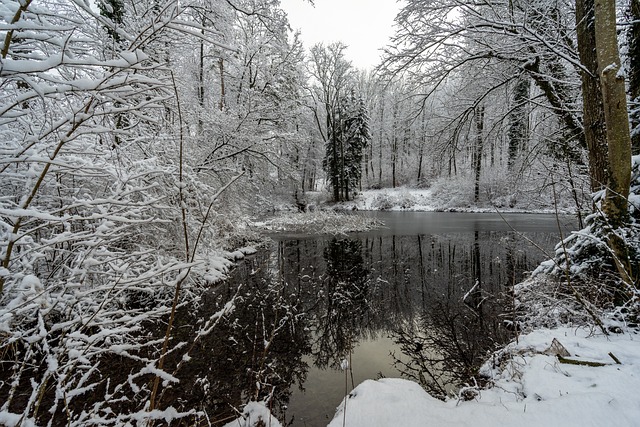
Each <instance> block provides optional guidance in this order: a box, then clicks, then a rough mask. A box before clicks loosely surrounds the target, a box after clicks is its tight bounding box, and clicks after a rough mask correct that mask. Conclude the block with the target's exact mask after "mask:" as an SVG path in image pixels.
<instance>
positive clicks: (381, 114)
mask: <svg viewBox="0 0 640 427" xmlns="http://www.w3.org/2000/svg"><path fill="white" fill-rule="evenodd" d="M300 1H306V0H300ZM315 1H316V2H321V1H322V0H315ZM401 5H402V6H401V10H400V13H399V14H398V16H397V17H396V18H395V35H394V36H393V37H392V38H391V40H389V44H388V45H387V46H385V47H384V49H383V52H382V60H381V63H380V64H379V65H378V66H377V67H376V68H375V69H372V70H361V69H358V68H356V67H355V66H353V65H352V63H351V61H350V60H349V58H348V57H347V54H346V49H347V46H346V45H344V44H343V43H341V42H335V43H328V44H317V45H314V46H304V45H303V44H302V42H301V40H300V34H299V33H298V32H296V31H294V30H292V28H291V25H290V23H289V21H288V18H287V14H286V13H285V11H284V10H283V9H282V8H281V6H280V1H279V0H213V1H212V0H193V1H192V0H181V1H178V0H135V1H133V0H2V1H1V2H0V43H1V51H0V78H1V81H0V188H1V193H0V425H8V426H39V425H67V426H88V425H98V426H103V425H116V426H120V425H169V424H170V425H223V423H222V422H221V421H220V422H216V421H215V420H210V419H208V416H207V414H206V412H205V411H203V410H201V408H198V407H190V406H189V405H187V404H184V405H181V404H180V403H179V399H176V398H174V394H175V393H174V391H172V390H173V387H174V386H175V387H177V383H178V373H179V372H180V371H181V370H184V369H189V368H188V366H189V364H190V363H191V364H193V363H194V361H195V360H196V359H197V358H196V357H195V356H194V354H195V353H197V352H198V347H199V345H200V343H201V342H202V341H204V340H206V339H207V337H208V336H210V335H212V334H214V333H218V332H217V330H219V329H221V328H223V325H226V324H227V323H228V322H230V321H229V319H230V318H231V317H230V316H232V313H233V312H234V310H235V309H236V306H237V305H238V304H240V302H241V301H242V299H243V298H246V296H245V295H244V293H243V292H244V291H242V290H241V289H240V288H238V289H237V290H229V291H228V292H227V294H226V295H225V296H224V300H219V301H217V302H216V304H217V305H216V306H215V308H216V309H215V310H213V311H212V312H210V313H209V314H208V317H207V318H201V319H199V320H198V321H197V324H196V325H195V327H196V330H195V333H194V334H193V336H191V337H189V338H185V339H183V338H180V337H179V334H178V335H176V330H177V329H178V328H179V327H180V326H181V325H182V324H183V323H184V322H186V320H184V318H185V317H184V314H185V312H189V311H190V310H191V308H193V307H201V306H203V305H206V303H207V299H206V297H205V296H206V292H207V290H208V289H210V288H211V287H212V286H214V285H216V284H218V283H219V282H220V281H221V280H223V279H224V278H226V277H227V275H228V274H229V272H230V270H231V269H233V266H234V263H235V262H236V261H238V260H240V259H242V258H244V257H245V256H249V255H251V254H253V253H255V252H256V249H255V248H256V247H258V248H259V247H260V245H261V244H264V240H263V239H264V238H263V237H262V236H261V235H260V233H259V232H258V231H256V227H253V226H251V224H252V223H253V221H254V220H256V218H258V219H260V220H263V219H265V218H270V217H273V216H283V217H287V216H294V215H311V214H312V212H310V211H315V210H329V211H331V212H333V210H334V209H337V210H341V209H342V210H344V209H346V208H345V206H350V205H345V203H348V202H352V201H354V200H357V199H358V197H360V196H361V195H362V194H363V193H365V192H367V191H372V190H380V189H396V188H397V189H415V190H420V189H430V190H431V191H432V192H433V193H434V194H436V195H437V196H438V197H439V198H440V200H442V201H443V202H442V204H441V207H442V208H443V209H445V210H446V209H451V210H455V209H468V210H474V209H478V208H488V209H495V210H499V211H501V210H509V209H515V210H518V209H521V210H525V211H526V210H536V209H548V210H551V211H553V210H554V209H555V211H556V212H558V209H560V210H561V211H562V212H565V213H567V212H569V213H571V214H575V215H576V217H577V218H578V222H579V225H580V228H581V229H583V231H582V232H581V233H580V234H579V235H573V236H572V237H571V238H567V239H566V240H564V241H563V243H562V244H561V245H559V246H558V248H557V249H556V255H555V258H554V259H553V260H552V262H548V263H546V264H543V266H542V267H541V268H542V269H543V270H545V272H546V273H547V274H549V275H550V277H554V279H553V280H557V281H561V282H563V283H564V285H562V289H563V291H564V292H565V293H566V294H567V295H568V296H569V297H568V298H570V299H571V301H572V302H571V304H572V307H574V309H575V310H576V311H580V312H581V313H582V314H581V316H582V317H583V318H585V319H586V321H587V322H589V323H591V324H593V325H595V326H594V327H596V328H600V329H602V330H603V332H606V325H605V323H606V322H604V321H603V320H602V319H603V318H604V317H605V314H604V313H614V315H615V316H618V318H620V316H622V317H624V319H626V320H628V322H629V323H634V322H636V321H637V316H638V311H639V305H638V296H639V293H638V286H639V285H638V283H639V282H638V276H639V275H640V237H639V236H640V230H639V228H638V223H637V221H638V219H639V218H640V213H639V212H640V210H639V206H640V157H638V155H640V2H639V1H638V0H623V1H620V2H618V3H615V2H614V1H612V0H606V1H602V2H597V1H596V0H575V2H574V1H573V0H570V1H565V0H556V1H550V0H533V1H523V0H509V1H508V2H505V1H480V2H477V1H471V0H428V1H421V0H405V1H403V2H402V3H401ZM336 12H337V13H338V12H339V11H336ZM407 191H408V190H407ZM376 207H377V209H385V201H384V200H378V201H377V206H376ZM386 208H388V206H387V207H386ZM327 215H328V214H327ZM330 220H332V221H333V220H335V219H334V218H333V217H331V218H330ZM355 227H356V228H357V225H356V226H355ZM550 280H551V279H550ZM265 298H266V297H265ZM267 299H268V298H267ZM283 310H284V312H285V313H286V315H285V316H284V319H279V318H278V317H277V316H276V319H271V320H269V321H272V322H273V323H272V324H270V325H263V326H264V327H265V331H264V336H265V337H264V343H265V345H264V347H265V348H264V352H265V353H266V352H267V349H268V347H269V342H270V341H269V340H270V338H269V336H268V331H267V329H269V328H271V330H272V331H273V333H274V334H275V331H276V330H279V328H280V327H284V326H283V325H284V322H285V321H293V320H292V319H294V317H295V316H294V315H293V314H292V313H293V311H291V310H290V309H289V308H283ZM181 316H182V319H181ZM525 317H526V314H525ZM263 321H264V322H266V321H265V320H264V318H263ZM278 322H281V323H278ZM267 326H269V328H267ZM225 327H226V326H225ZM287 327H288V326H287ZM229 334H230V335H231V333H229ZM271 338H273V336H271ZM265 369H266V368H265ZM125 371H126V372H125ZM255 382H256V383H258V384H259V383H260V378H259V375H258V376H257V377H256V378H255ZM210 386H211V387H212V388H213V387H215V384H213V383H212V384H211V385H210ZM258 388H259V387H258ZM258 395H259V396H260V397H261V398H264V397H265V396H264V395H263V394H261V393H260V392H258V390H256V394H255V396H242V397H243V398H246V400H247V401H250V400H256V398H257V397H258ZM176 402H178V403H176ZM244 403H247V402H244ZM337 403H338V402H336V405H337ZM236 409H240V408H236ZM227 421H228V420H227Z"/></svg>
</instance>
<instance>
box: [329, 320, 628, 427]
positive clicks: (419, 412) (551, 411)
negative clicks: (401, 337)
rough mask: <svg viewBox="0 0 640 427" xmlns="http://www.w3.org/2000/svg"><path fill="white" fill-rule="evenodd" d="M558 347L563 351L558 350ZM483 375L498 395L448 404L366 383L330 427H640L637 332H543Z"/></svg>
mask: <svg viewBox="0 0 640 427" xmlns="http://www.w3.org/2000/svg"><path fill="white" fill-rule="evenodd" d="M554 339H555V340H556V342H558V343H560V344H561V347H560V346H557V345H554V346H552V343H554ZM562 348H564V349H565V350H567V351H568V353H569V354H570V355H568V356H565V358H564V359H562V361H561V359H559V358H558V356H557V353H558V351H559V350H560V351H561V350H562ZM614 358H615V359H617V361H619V362H620V363H619V364H618V363H617V361H616V360H614ZM567 360H578V361H586V362H596V363H598V364H603V365H604V366H588V365H582V364H581V365H575V364H570V363H566V362H567ZM482 370H483V371H484V373H485V374H488V375H491V377H492V378H493V387H491V388H489V389H482V390H477V389H475V388H472V389H468V390H466V391H464V390H463V392H461V394H460V396H461V397H460V398H458V399H450V400H448V401H446V402H442V401H440V400H437V399H435V398H433V397H431V396H430V395H429V394H427V393H426V392H425V391H424V390H423V389H422V388H421V387H420V386H419V385H418V384H416V383H414V382H411V381H407V380H403V379H398V378H383V379H380V380H377V381H374V380H367V381H364V382H363V383H361V384H360V385H358V386H357V387H356V388H355V389H354V390H353V391H352V392H351V393H350V394H349V396H348V397H347V398H346V399H345V400H344V401H343V402H342V404H341V405H340V407H339V408H338V411H337V413H336V415H335V417H334V419H333V421H331V423H330V424H329V426H330V427H341V426H346V427H376V426H380V427H382V426H384V427H388V426H403V427H411V426H416V427H418V426H420V427H428V426H448V427H461V426H473V427H483V426H487V427H492V426H498V425H504V426H516V425H517V426H518V427H528V426H531V427H534V426H536V427H538V426H563V427H571V426H576V427H578V426H617V427H627V426H628V427H633V426H638V425H640V399H638V394H637V392H638V388H639V387H640V335H638V334H636V332H627V333H623V334H612V335H609V336H604V335H602V334H601V333H596V332H595V331H593V330H590V329H586V328H575V329H574V328H559V329H553V330H549V329H543V330H537V331H535V332H532V333H530V334H528V335H526V336H522V337H520V340H519V343H518V344H516V343H512V344H510V345H509V346H507V347H506V348H505V349H504V350H503V351H502V352H501V353H499V354H498V355H496V357H495V359H494V360H490V361H489V362H487V363H486V364H485V366H483V368H482ZM463 394H464V395H466V396H468V398H470V400H464V399H463V398H462V395H463Z"/></svg>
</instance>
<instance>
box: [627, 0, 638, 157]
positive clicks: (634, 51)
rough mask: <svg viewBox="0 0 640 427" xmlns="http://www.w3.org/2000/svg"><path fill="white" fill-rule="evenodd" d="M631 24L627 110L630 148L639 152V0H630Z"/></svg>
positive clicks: (628, 37)
mask: <svg viewBox="0 0 640 427" xmlns="http://www.w3.org/2000/svg"><path fill="white" fill-rule="evenodd" d="M628 15H629V20H630V21H631V25H630V26H629V29H628V32H627V40H628V42H629V51H628V56H629V73H628V74H629V98H630V99H631V102H630V104H629V110H630V112H631V114H630V116H631V150H632V153H633V154H634V155H637V154H640V0H630V1H629V10H628Z"/></svg>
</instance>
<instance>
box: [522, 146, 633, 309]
mask: <svg viewBox="0 0 640 427" xmlns="http://www.w3.org/2000/svg"><path fill="white" fill-rule="evenodd" d="M601 197H602V194H598V195H596V204H597V206H599V204H600V202H601ZM638 201H640V156H635V157H634V158H633V167H632V177H631V191H630V195H629V223H628V224H627V225H626V226H624V227H620V228H617V229H612V228H611V227H610V225H609V224H608V222H607V219H606V216H605V215H604V214H603V213H602V212H600V211H597V212H596V213H594V214H592V215H590V216H588V217H587V218H586V226H585V228H584V229H582V230H580V231H577V232H574V233H572V234H571V235H570V236H568V237H567V238H565V239H564V241H562V242H561V243H559V244H558V245H557V246H556V250H555V257H554V258H553V259H552V260H549V261H546V262H544V263H543V264H542V265H541V266H540V267H539V268H538V269H537V270H536V271H535V272H534V276H535V275H540V274H546V275H549V276H550V277H554V278H555V279H556V280H557V281H558V283H557V286H556V288H557V289H556V291H558V290H559V291H561V292H562V293H564V294H565V295H568V296H570V297H571V298H573V299H574V302H575V303H574V305H575V304H577V305H578V306H580V307H575V309H576V312H578V310H580V309H583V310H584V309H585V308H586V309H588V308H589V307H591V308H592V310H598V309H601V308H613V307H619V308H618V309H619V310H622V311H623V312H625V313H629V310H630V309H631V312H632V313H635V314H634V316H637V314H638V297H639V291H638V288H637V277H638V274H640V209H639V204H638ZM611 233H615V235H617V236H618V238H619V239H620V241H622V242H623V243H624V246H625V248H626V251H627V255H628V264H625V265H622V268H623V269H624V270H625V272H624V273H622V274H624V275H625V276H627V277H626V278H622V275H621V268H620V266H618V265H617V262H616V258H617V257H616V255H615V253H614V251H613V250H612V249H611V246H610V239H611ZM634 278H635V279H634ZM633 280H635V281H636V282H635V283H634V282H633ZM587 306H588V307H587ZM620 306H621V307H620ZM591 317H593V316H591Z"/></svg>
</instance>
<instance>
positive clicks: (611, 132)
mask: <svg viewBox="0 0 640 427" xmlns="http://www.w3.org/2000/svg"><path fill="white" fill-rule="evenodd" d="M595 33H596V52H597V57H598V73H599V75H600V79H601V82H600V83H601V89H602V99H603V102H604V116H605V123H606V128H607V131H606V135H607V145H608V147H609V170H610V171H611V172H610V177H609V182H608V185H607V190H606V193H605V200H604V203H603V210H604V212H605V214H606V216H607V219H608V221H609V224H610V225H611V226H612V228H613V229H614V230H615V228H618V227H621V226H623V225H624V224H626V223H627V222H628V215H629V211H628V206H627V203H628V197H629V184H630V181H631V136H630V134H629V115H628V112H627V95H626V93H625V85H624V76H623V75H622V73H619V70H620V68H621V64H620V55H619V53H618V39H617V35H616V6H615V0H596V7H595ZM608 237H609V238H608V240H609V242H608V243H609V246H610V247H611V249H612V250H613V252H614V254H615V258H614V260H615V263H616V267H617V268H618V272H619V273H620V278H621V279H622V280H623V281H624V282H626V283H627V284H628V285H633V282H634V280H633V279H632V277H631V275H632V272H631V268H630V267H631V265H630V263H629V254H628V250H627V245H626V244H625V242H624V240H623V239H622V237H620V236H619V235H618V234H616V233H615V231H611V232H610V234H609V236H608ZM629 297H630V295H629V294H628V292H627V291H626V289H622V290H621V292H620V295H618V296H617V298H616V302H617V303H623V302H624V301H625V300H626V299H627V298H629Z"/></svg>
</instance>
